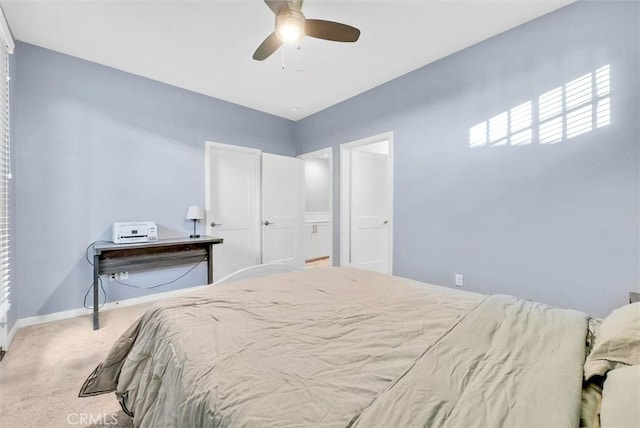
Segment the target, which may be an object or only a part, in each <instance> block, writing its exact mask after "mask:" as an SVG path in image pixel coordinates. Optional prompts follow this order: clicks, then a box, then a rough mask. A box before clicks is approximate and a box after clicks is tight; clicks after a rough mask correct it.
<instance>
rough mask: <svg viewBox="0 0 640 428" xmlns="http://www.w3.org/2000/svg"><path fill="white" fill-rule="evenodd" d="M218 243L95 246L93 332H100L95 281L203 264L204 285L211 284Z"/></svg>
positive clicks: (216, 240)
mask: <svg viewBox="0 0 640 428" xmlns="http://www.w3.org/2000/svg"><path fill="white" fill-rule="evenodd" d="M216 244H222V239H220V238H212V237H210V236H202V237H200V238H178V239H159V240H158V241H156V242H149V243H144V244H112V243H102V244H96V245H95V246H94V248H93V329H94V330H97V329H99V328H100V316H99V314H98V296H99V288H100V283H99V277H100V275H104V274H107V275H111V274H112V273H118V272H135V271H141V270H148V269H157V268H162V267H168V266H176V265H184V264H195V263H198V262H201V261H204V260H206V261H207V283H209V284H211V283H212V282H213V245H216Z"/></svg>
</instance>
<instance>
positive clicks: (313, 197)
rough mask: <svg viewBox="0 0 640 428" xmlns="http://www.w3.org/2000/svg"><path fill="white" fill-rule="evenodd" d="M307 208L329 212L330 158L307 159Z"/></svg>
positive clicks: (305, 165)
mask: <svg viewBox="0 0 640 428" xmlns="http://www.w3.org/2000/svg"><path fill="white" fill-rule="evenodd" d="M304 179H305V209H306V211H325V212H329V191H330V190H331V183H330V177H329V160H328V159H322V158H318V159H305V161H304Z"/></svg>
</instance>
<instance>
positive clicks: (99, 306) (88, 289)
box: [82, 277, 107, 309]
mask: <svg viewBox="0 0 640 428" xmlns="http://www.w3.org/2000/svg"><path fill="white" fill-rule="evenodd" d="M98 283H99V284H100V289H101V290H102V294H103V295H104V300H103V301H102V304H101V305H100V304H98V309H100V308H101V307H103V306H104V304H105V303H107V292H106V291H105V289H104V287H103V286H102V278H100V277H98ZM92 288H93V283H92V284H91V285H90V286H89V288H87V292H86V293H84V300H83V302H82V305H83V306H84V307H85V309H93V306H87V296H88V295H89V292H90V291H91V289H92Z"/></svg>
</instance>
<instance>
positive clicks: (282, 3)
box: [264, 0, 289, 15]
mask: <svg viewBox="0 0 640 428" xmlns="http://www.w3.org/2000/svg"><path fill="white" fill-rule="evenodd" d="M264 2H265V3H266V4H267V6H269V9H271V10H272V11H273V13H275V14H276V15H277V14H279V13H280V11H281V10H282V9H283V8H286V9H287V10H288V9H289V3H288V2H287V0H264Z"/></svg>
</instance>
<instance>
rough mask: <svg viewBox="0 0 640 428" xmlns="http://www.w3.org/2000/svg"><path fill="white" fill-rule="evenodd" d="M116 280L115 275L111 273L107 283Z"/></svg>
mask: <svg viewBox="0 0 640 428" xmlns="http://www.w3.org/2000/svg"><path fill="white" fill-rule="evenodd" d="M115 280H116V274H115V273H112V274H111V275H109V281H115Z"/></svg>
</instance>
